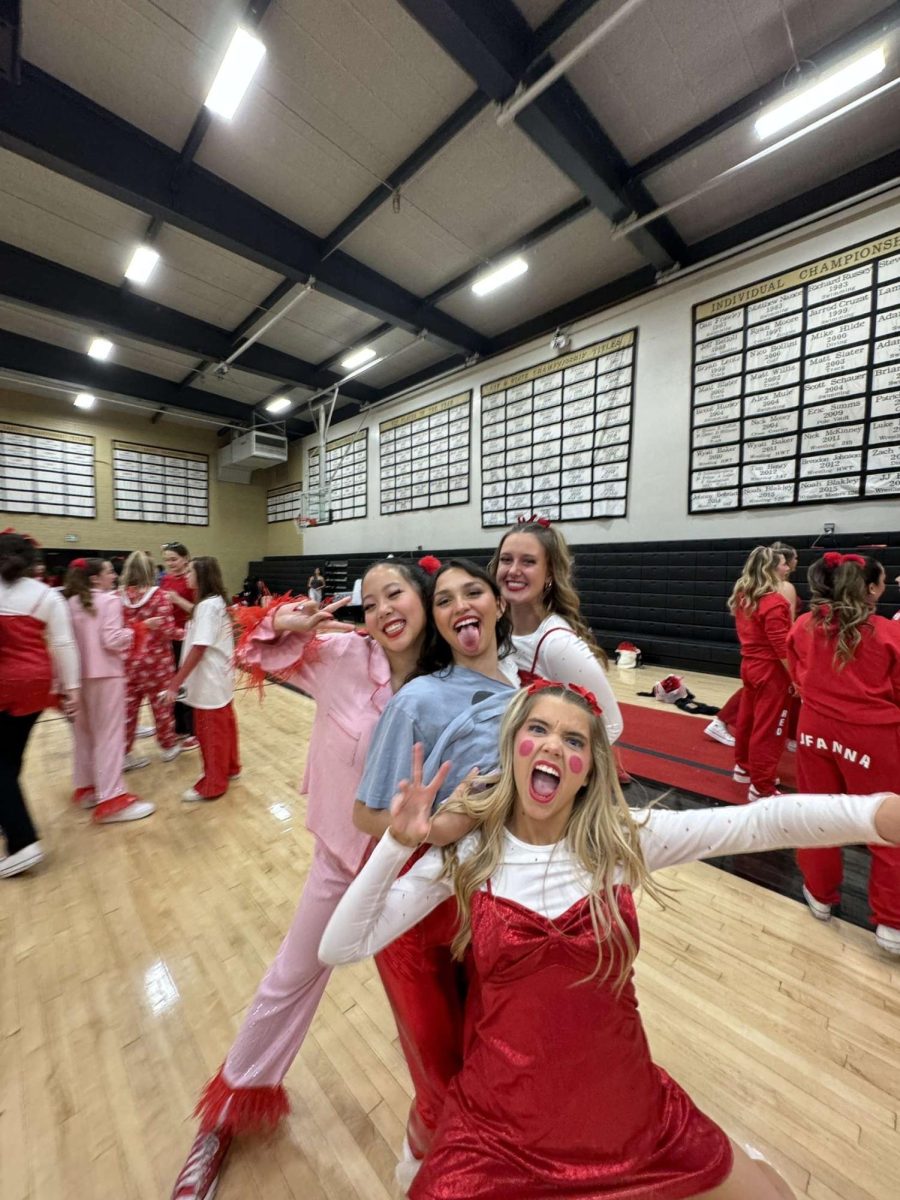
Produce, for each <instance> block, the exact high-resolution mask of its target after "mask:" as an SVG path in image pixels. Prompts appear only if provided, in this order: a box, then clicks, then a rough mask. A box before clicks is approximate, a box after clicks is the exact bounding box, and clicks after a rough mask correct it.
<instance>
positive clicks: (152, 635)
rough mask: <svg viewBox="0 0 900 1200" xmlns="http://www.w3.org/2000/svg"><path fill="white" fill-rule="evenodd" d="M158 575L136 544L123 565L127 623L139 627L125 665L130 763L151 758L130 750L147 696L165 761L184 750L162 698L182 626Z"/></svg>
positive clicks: (142, 762)
mask: <svg viewBox="0 0 900 1200" xmlns="http://www.w3.org/2000/svg"><path fill="white" fill-rule="evenodd" d="M154 580H155V572H154V569H153V560H152V559H151V558H150V556H149V555H148V554H147V552H146V551H145V550H135V551H134V553H133V554H129V555H128V558H127V559H126V560H125V566H124V568H123V569H122V588H121V593H120V596H121V600H122V608H123V611H124V615H125V624H126V626H128V628H131V629H134V630H135V632H136V636H135V641H134V645H133V646H132V649H131V653H130V654H129V656H128V664H127V669H126V675H127V680H128V688H127V695H126V711H125V749H126V751H127V752H128V753H127V754H126V766H128V767H129V768H130V769H134V768H136V767H138V766H146V765H147V764H148V763H149V761H150V760H149V759H148V758H146V757H145V756H143V755H140V756H137V755H133V754H132V753H131V750H132V746H133V745H134V739H135V734H136V732H137V718H138V712H139V711H140V707H141V703H142V701H143V700H144V699H147V700H148V701H149V703H150V708H151V710H152V712H153V721H154V726H153V732H154V733H155V734H156V740H157V741H158V742H159V745H160V749H161V751H162V753H161V754H160V758H161V759H162V761H163V762H171V761H172V759H173V758H177V757H178V755H179V753H180V752H181V743H180V742H179V740H178V737H177V735H176V733H175V721H174V718H173V713H172V706H171V705H169V704H164V703H163V702H162V701H161V700H160V692H162V691H164V690H165V689H166V688H167V687H168V686H169V683H170V682H171V680H172V676H173V675H174V674H175V664H174V662H173V661H172V651H171V649H170V646H171V642H172V638H173V637H174V635H175V631H176V628H177V627H176V625H175V616H174V613H173V610H172V602H171V600H170V599H169V593H168V592H164V591H163V590H162V588H160V587H158V586H157V584H156V583H155V582H154ZM138 631H140V633H139V634H138Z"/></svg>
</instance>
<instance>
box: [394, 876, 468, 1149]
mask: <svg viewBox="0 0 900 1200" xmlns="http://www.w3.org/2000/svg"><path fill="white" fill-rule="evenodd" d="M412 861H415V860H414V859H413V860H411V862H412ZM407 869H408V868H407ZM457 925H458V911H457V906H456V900H455V899H450V900H445V901H444V903H443V904H441V905H439V907H438V908H436V909H435V910H434V912H432V913H430V914H429V915H428V916H427V917H426V918H425V920H424V921H420V922H419V924H418V925H415V926H414V927H413V928H412V929H410V930H409V931H408V932H407V933H404V934H402V935H401V936H400V937H399V938H397V940H396V941H394V942H391V944H390V945H389V946H386V947H385V949H384V950H382V951H381V953H380V954H376V955H375V964H376V966H377V967H378V973H379V975H380V976H381V982H382V983H383V985H384V990H385V992H386V993H387V997H388V1000H389V1001H390V1003H391V1008H392V1009H393V1010H394V1020H395V1021H396V1022H397V1032H398V1033H399V1035H400V1045H401V1046H402V1047H403V1054H404V1057H405V1058H406V1065H407V1066H408V1067H409V1073H410V1075H411V1076H412V1081H413V1087H414V1088H415V1098H414V1100H413V1103H412V1105H411V1107H410V1110H409V1121H408V1123H407V1126H406V1133H407V1137H408V1138H409V1144H410V1146H411V1148H412V1151H413V1153H414V1154H415V1155H416V1157H417V1158H421V1157H423V1156H424V1154H425V1152H426V1150H427V1149H428V1147H429V1145H430V1144H431V1139H432V1137H433V1136H434V1131H435V1128H436V1126H437V1122H438V1118H439V1117H440V1115H441V1109H442V1108H443V1107H444V1099H445V1097H446V1095H447V1088H448V1087H449V1085H450V1080H451V1079H452V1078H453V1076H454V1075H455V1074H456V1073H457V1072H458V1071H459V1069H460V1067H461V1066H462V1053H463V1013H464V1005H465V995H466V976H465V969H464V967H463V964H462V963H458V962H456V961H455V960H454V959H453V958H452V956H451V954H450V943H451V942H452V941H453V938H454V937H455V935H456V929H457Z"/></svg>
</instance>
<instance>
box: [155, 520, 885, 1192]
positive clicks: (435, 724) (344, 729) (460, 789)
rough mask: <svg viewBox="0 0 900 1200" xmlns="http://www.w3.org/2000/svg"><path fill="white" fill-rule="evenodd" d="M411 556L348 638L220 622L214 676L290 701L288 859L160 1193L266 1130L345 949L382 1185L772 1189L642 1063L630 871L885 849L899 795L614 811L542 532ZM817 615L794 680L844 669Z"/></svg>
mask: <svg viewBox="0 0 900 1200" xmlns="http://www.w3.org/2000/svg"><path fill="white" fill-rule="evenodd" d="M423 563H424V566H425V567H426V568H427V569H428V572H430V573H426V571H425V570H423V569H422V568H421V567H420V566H419V565H417V564H413V563H407V562H403V561H400V560H398V559H395V558H391V559H387V560H381V561H378V562H375V563H373V564H372V565H371V566H370V567H369V568H368V570H367V571H366V573H365V575H364V577H363V582H362V596H363V611H364V619H365V630H364V631H356V630H355V629H354V627H353V626H352V625H350V624H349V623H346V622H343V621H341V620H340V612H339V609H340V605H339V604H332V605H327V606H326V607H325V608H320V607H319V606H318V604H316V603H314V602H309V601H305V602H303V601H301V602H297V601H296V600H290V599H287V600H280V599H276V600H275V601H273V603H272V604H270V605H269V606H268V607H267V608H265V609H260V610H258V612H256V613H255V614H249V613H248V614H245V616H244V619H243V624H244V633H243V635H242V637H241V640H240V643H239V645H238V649H237V661H238V663H239V665H240V666H241V667H242V668H244V669H245V670H247V671H249V672H250V673H251V674H254V675H256V676H257V677H258V678H260V679H262V678H264V677H266V676H269V677H274V678H276V679H281V680H285V681H291V682H293V683H295V684H297V685H298V686H299V687H301V688H302V690H303V691H305V692H307V693H308V694H309V695H310V696H311V697H312V698H313V699H314V701H315V703H316V715H315V719H314V723H313V727H312V732H311V735H310V740H309V748H308V754H307V769H306V777H305V779H304V781H303V784H302V790H303V791H305V792H306V794H307V796H308V807H307V826H308V828H309V830H310V832H311V833H312V834H313V839H314V841H313V847H314V848H313V860H312V865H311V867H310V871H309V874H308V877H307V880H306V883H305V886H304V889H303V893H302V896H301V898H300V902H299V906H298V909H297V912H296V914H295V917H294V920H293V922H292V924H291V927H290V929H289V930H288V932H287V935H286V937H285V939H284V941H283V943H282V945H281V947H280V949H279V951H278V954H277V956H276V958H275V960H274V962H273V963H272V965H271V966H270V968H269V969H268V971H267V972H266V974H265V976H264V978H263V980H262V982H261V984H260V986H259V988H258V990H257V993H256V995H255V997H254V998H253V1001H252V1003H251V1006H250V1009H249V1011H248V1013H247V1015H246V1017H245V1019H244V1022H243V1024H242V1026H241V1028H240V1030H239V1032H238V1035H237V1038H236V1040H235V1042H234V1044H233V1045H232V1047H231V1049H230V1050H229V1052H228V1054H227V1056H226V1058H225V1060H224V1062H223V1064H222V1066H221V1068H220V1069H219V1071H218V1072H217V1074H216V1075H215V1077H214V1078H213V1079H212V1080H211V1081H210V1082H209V1083H208V1084H207V1086H206V1088H205V1089H204V1091H203V1094H202V1096H201V1098H200V1101H199V1103H198V1106H197V1115H198V1116H199V1118H200V1129H199V1132H198V1134H197V1137H196V1138H195V1140H194V1143H193V1145H192V1147H191V1150H190V1153H189V1155H188V1158H187V1161H186V1162H185V1165H184V1167H183V1169H182V1171H181V1173H180V1175H179V1177H178V1179H177V1181H176V1184H175V1187H174V1191H173V1193H172V1196H173V1200H210V1197H211V1196H212V1194H213V1192H214V1191H215V1188H216V1185H217V1182H218V1180H219V1178H220V1175H221V1172H222V1170H223V1167H224V1164H225V1161H226V1156H227V1153H228V1150H229V1147H230V1145H231V1143H232V1141H233V1139H234V1137H235V1135H237V1134H252V1133H257V1132H260V1131H263V1130H266V1129H270V1128H272V1127H274V1126H275V1125H277V1124H278V1122H279V1121H281V1119H282V1118H283V1117H284V1116H285V1115H286V1114H287V1112H288V1108H289V1104H288V1097H287V1093H286V1090H285V1088H284V1083H283V1081H284V1078H285V1075H286V1073H287V1071H288V1069H289V1067H290V1065H291V1063H292V1062H293V1060H294V1058H295V1057H296V1055H297V1052H298V1050H299V1048H300V1046H301V1044H302V1042H303V1039H304V1037H305V1035H306V1033H307V1031H308V1029H309V1026H310V1023H311V1021H312V1018H313V1016H314V1014H315V1011H316V1008H317V1006H318V1003H319V1001H320V999H321V997H322V993H323V991H324V989H325V986H326V983H327V981H328V977H329V974H330V971H331V969H332V967H333V966H334V965H336V964H338V963H344V962H351V961H354V960H357V959H361V958H364V957H367V956H368V955H373V954H374V955H375V960H376V963H377V966H378V970H379V973H380V975H381V978H382V981H383V983H384V986H385V990H386V992H387V995H388V997H389V1000H390V1003H391V1007H392V1009H393V1012H394V1016H395V1018H396V1022H397V1028H398V1032H399V1036H400V1042H401V1045H402V1048H403V1051H404V1054H405V1057H406V1059H407V1063H408V1066H409V1070H410V1075H411V1077H412V1080H413V1084H414V1088H415V1099H414V1101H413V1104H412V1107H411V1111H410V1114H409V1120H408V1124H407V1135H406V1139H405V1142H404V1147H403V1157H402V1161H401V1162H400V1163H399V1164H398V1179H399V1180H400V1181H401V1182H402V1183H403V1185H404V1187H405V1188H407V1189H408V1193H409V1195H410V1196H411V1197H413V1198H414V1200H439V1198H440V1200H444V1198H446V1200H451V1198H453V1200H457V1198H458V1197H460V1196H466V1197H469V1196H471V1197H479V1198H483V1200H501V1198H502V1200H508V1197H510V1196H517V1197H519V1196H521V1197H525V1198H526V1200H527V1198H529V1197H533V1198H534V1200H538V1198H539V1197H540V1198H543V1197H546V1196H548V1195H561V1196H569V1197H573V1198H580V1200H588V1197H597V1196H601V1195H602V1196H608V1197H618V1198H619V1200H649V1198H650V1197H653V1198H654V1200H687V1198H689V1197H698V1198H699V1197H701V1196H702V1197H706V1198H708V1200H776V1198H779V1197H788V1196H790V1195H791V1194H792V1193H791V1191H790V1189H789V1188H788V1186H787V1185H786V1184H785V1183H784V1181H783V1180H781V1179H780V1178H779V1177H778V1175H777V1174H776V1172H775V1171H774V1170H773V1168H772V1167H771V1166H770V1165H769V1164H767V1163H765V1162H764V1161H761V1160H760V1158H759V1156H758V1155H755V1152H753V1151H752V1150H749V1149H747V1148H744V1147H741V1146H738V1145H736V1144H735V1143H734V1142H733V1141H732V1140H731V1139H730V1138H729V1137H728V1136H727V1134H726V1133H725V1132H724V1131H723V1130H721V1129H720V1128H719V1127H718V1126H717V1125H716V1124H715V1123H714V1122H713V1121H711V1120H710V1119H709V1118H708V1117H707V1116H706V1115H704V1114H703V1113H702V1112H701V1111H700V1110H699V1109H698V1108H697V1107H696V1106H695V1105H694V1104H693V1102H692V1101H691V1100H690V1098H689V1097H688V1096H687V1094H686V1093H685V1092H684V1091H683V1090H682V1089H681V1088H680V1087H679V1086H678V1085H677V1084H676V1083H675V1082H674V1081H673V1080H671V1079H670V1078H669V1076H668V1075H667V1074H666V1073H665V1072H664V1071H662V1070H661V1069H660V1068H658V1067H657V1066H655V1065H654V1063H653V1061H652V1059H651V1056H650V1051H649V1048H648V1045H647V1041H646V1038H645V1035H644V1032H643V1028H642V1025H641V1022H640V1018H639V1015H638V1011H637V1002H636V999H635V993H634V984H633V977H632V964H633V962H634V958H635V955H636V953H637V946H638V928H637V918H636V914H635V906H634V893H635V892H636V891H638V890H639V889H642V890H644V891H646V892H649V893H650V894H651V895H657V896H659V895H660V888H659V886H658V885H657V884H656V883H655V882H654V878H653V872H655V871H656V870H658V869H660V868H662V867H665V866H670V865H673V864H677V863H685V862H690V861H693V860H696V859H702V858H706V857H712V856H718V855H722V854H729V853H743V852H748V851H760V850H767V849H774V848H781V847H800V848H803V849H805V850H807V851H809V852H815V851H816V850H817V849H820V848H822V847H835V846H840V845H843V844H848V843H860V842H864V843H867V844H869V845H871V846H873V847H877V848H879V849H881V848H884V850H885V853H888V852H890V853H893V854H897V850H896V847H897V846H898V844H900V796H898V795H896V794H895V793H894V792H892V791H891V790H890V788H891V785H890V784H888V783H884V782H875V776H874V775H873V776H872V777H871V786H866V787H843V788H838V789H836V794H832V795H807V794H801V795H792V796H778V795H769V796H761V797H760V798H759V799H758V800H757V801H756V802H755V803H753V804H751V805H747V806H746V807H744V808H727V809H726V808H716V809H708V810H699V811H687V812H671V811H665V810H662V809H658V808H657V809H653V810H651V811H649V812H646V811H645V812H640V813H638V812H632V811H631V810H629V808H628V806H627V805H626V803H625V800H624V798H623V795H622V791H621V787H620V784H619V779H618V770H617V766H616V763H615V759H614V751H613V744H614V742H615V740H616V738H617V737H618V736H619V735H620V734H621V732H622V717H621V713H620V711H619V708H618V705H617V704H616V701H615V698H614V696H613V694H612V691H611V689H610V686H609V683H608V680H607V678H606V674H605V670H604V666H605V663H604V659H605V656H604V655H603V652H602V650H600V649H599V647H597V646H596V644H595V642H594V640H593V637H592V636H591V633H590V630H589V629H588V627H587V626H586V624H585V623H584V621H583V619H582V617H581V614H580V611H579V604H578V597H577V593H576V591H575V589H574V587H573V583H572V563H571V557H570V554H569V551H568V548H567V546H566V544H565V541H564V539H563V538H562V536H561V535H560V534H559V532H558V531H557V530H556V529H554V528H553V527H552V525H551V524H550V523H549V522H548V521H546V520H543V519H531V520H529V521H527V522H525V523H523V524H520V525H518V526H516V527H514V528H513V529H512V530H510V531H509V532H508V533H507V534H506V535H505V536H504V537H503V539H502V540H501V543H500V545H499V547H498V549H497V552H496V553H495V555H494V557H493V559H492V560H491V563H490V565H489V568H488V570H486V571H485V570H483V569H482V568H480V567H479V566H477V565H475V564H473V563H471V562H467V561H464V560H451V561H449V562H445V563H443V564H439V563H438V562H437V561H436V560H434V559H431V560H430V561H429V560H423ZM751 603H752V602H751ZM837 612H838V608H837V605H836V603H835V602H834V601H832V604H831V605H830V606H827V607H826V606H825V605H824V604H823V605H819V606H818V607H815V606H814V609H813V612H812V614H811V622H810V623H811V624H812V626H813V628H812V629H811V630H810V636H811V638H812V639H813V643H814V646H815V650H814V651H813V653H816V654H819V655H824V656H825V662H824V663H819V664H818V665H817V669H818V670H820V671H821V672H822V673H826V672H827V671H828V670H834V671H839V670H841V669H843V665H844V663H843V657H842V656H843V654H844V649H843V648H844V647H845V646H846V645H847V644H848V642H847V636H845V626H844V625H843V624H841V623H840V621H839V620H838V619H837V618H836V616H835V614H836V613H837ZM750 615H751V616H752V612H751V613H750ZM856 628H857V630H858V632H859V634H860V638H861V640H862V641H865V640H866V639H867V638H869V637H870V636H872V635H870V634H869V632H868V625H867V623H866V622H865V621H861V622H858V623H857V626H856ZM898 628H900V627H898ZM892 644H893V643H892ZM829 664H830V666H829ZM898 680H900V674H898V671H897V669H896V664H895V667H894V675H893V682H894V686H895V687H896V686H897V683H898ZM523 683H524V686H520V684H523ZM749 683H750V686H751V687H755V686H757V685H756V684H755V683H754V681H753V679H750V680H749ZM801 686H802V684H801ZM895 703H896V701H895ZM898 721H900V708H898ZM804 728H805V726H804V725H803V724H802V722H801V736H802V731H803V730H804ZM895 728H896V727H895ZM895 761H896V760H895ZM878 778H879V779H881V777H880V776H879V777H878ZM869 779H870V777H868V776H867V777H866V780H867V783H868V781H869ZM896 782H897V781H896V780H894V781H893V783H894V784H896ZM854 791H859V792H864V793H865V794H864V795H852V794H843V793H851V792H854ZM888 848H892V849H891V850H890V851H888Z"/></svg>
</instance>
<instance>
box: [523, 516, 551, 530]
mask: <svg viewBox="0 0 900 1200" xmlns="http://www.w3.org/2000/svg"><path fill="white" fill-rule="evenodd" d="M516 524H517V525H540V527H541V529H549V528H550V518H549V517H539V516H538V514H537V513H532V514H531V516H530V517H526V516H525V514H524V513H519V515H518V516H517V517H516Z"/></svg>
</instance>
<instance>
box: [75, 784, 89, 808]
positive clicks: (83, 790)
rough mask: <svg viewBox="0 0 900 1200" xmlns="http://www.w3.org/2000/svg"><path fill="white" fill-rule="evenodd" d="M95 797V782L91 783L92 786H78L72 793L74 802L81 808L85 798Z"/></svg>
mask: <svg viewBox="0 0 900 1200" xmlns="http://www.w3.org/2000/svg"><path fill="white" fill-rule="evenodd" d="M93 797H94V785H93V784H91V786H90V787H80V788H76V789H75V791H74V792H73V793H72V803H73V804H74V805H75V806H76V808H81V806H82V804H83V803H84V801H85V800H91V799H93Z"/></svg>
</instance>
